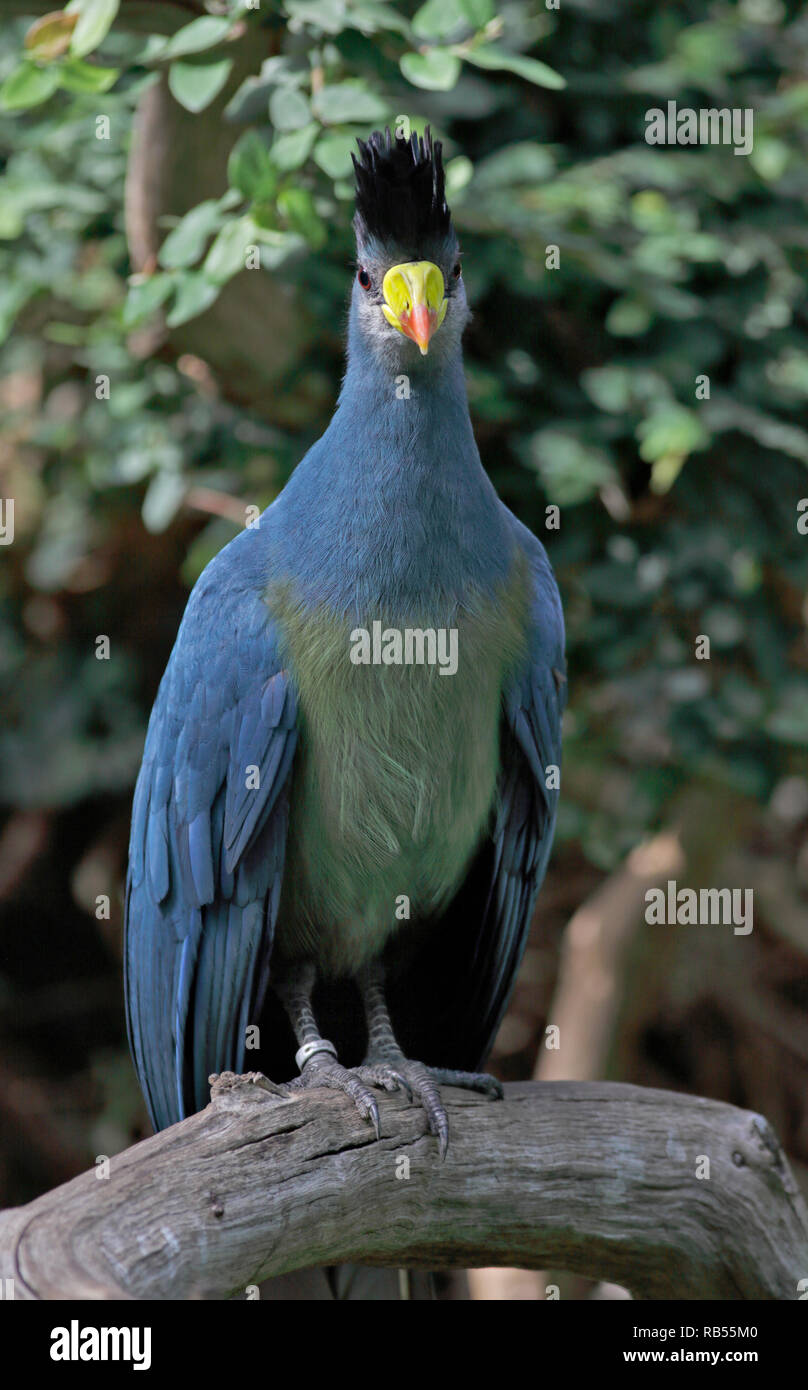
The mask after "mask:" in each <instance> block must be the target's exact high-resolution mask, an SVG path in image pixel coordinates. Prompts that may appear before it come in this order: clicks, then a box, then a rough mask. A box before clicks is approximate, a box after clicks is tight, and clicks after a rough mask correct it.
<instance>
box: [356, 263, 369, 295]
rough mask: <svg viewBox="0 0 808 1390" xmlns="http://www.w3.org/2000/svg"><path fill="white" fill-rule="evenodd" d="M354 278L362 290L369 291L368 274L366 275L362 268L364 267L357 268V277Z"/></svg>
mask: <svg viewBox="0 0 808 1390" xmlns="http://www.w3.org/2000/svg"><path fill="white" fill-rule="evenodd" d="M356 278H357V280H358V281H359V283H360V285H361V286H362V289H363V290H369V289H370V276H369V275H368V273H367V271H366V270H365V267H364V266H360V268H359V274H358V275H357V277H356Z"/></svg>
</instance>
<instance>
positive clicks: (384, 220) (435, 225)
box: [351, 126, 452, 247]
mask: <svg viewBox="0 0 808 1390" xmlns="http://www.w3.org/2000/svg"><path fill="white" fill-rule="evenodd" d="M356 143H357V144H358V146H359V158H358V159H357V158H356V155H352V156H351V158H352V159H353V163H354V170H355V173H356V217H355V218H354V226H355V228H356V233H357V236H358V237H359V239H360V240H366V239H367V238H368V236H372V237H377V238H378V239H379V240H380V241H392V242H397V243H399V244H401V245H411V246H413V247H416V246H417V245H418V244H419V243H420V242H422V241H424V240H428V239H430V238H435V237H443V236H446V235H447V233H448V232H449V230H450V228H451V225H452V219H451V213H450V212H449V209H448V207H447V206H446V194H445V191H444V179H443V158H442V156H441V142H440V140H434V141H433V139H432V135H431V133H430V130H429V126H427V128H426V130H425V131H424V134H423V136H418V135H413V136H412V138H411V139H410V140H405V139H403V138H402V137H400V136H396V138H395V140H394V139H393V138H392V136H391V134H390V130H389V128H388V129H386V130H385V131H384V134H382V132H381V131H379V130H375V131H374V132H373V134H372V135H371V137H370V139H369V140H368V141H364V140H357V142H356Z"/></svg>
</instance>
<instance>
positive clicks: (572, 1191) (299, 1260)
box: [0, 1073, 808, 1300]
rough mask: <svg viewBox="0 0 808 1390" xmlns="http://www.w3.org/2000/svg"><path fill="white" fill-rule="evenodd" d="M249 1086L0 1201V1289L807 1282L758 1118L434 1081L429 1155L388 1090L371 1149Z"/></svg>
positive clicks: (200, 1293)
mask: <svg viewBox="0 0 808 1390" xmlns="http://www.w3.org/2000/svg"><path fill="white" fill-rule="evenodd" d="M265 1084H268V1083H263V1079H258V1074H257V1073H253V1074H251V1076H250V1077H244V1078H243V1077H234V1076H233V1075H232V1074H231V1073H224V1074H223V1075H222V1077H220V1078H218V1079H217V1080H216V1082H215V1084H214V1086H213V1098H212V1102H211V1104H210V1105H209V1106H208V1107H207V1108H206V1109H205V1110H203V1111H201V1112H200V1113H199V1114H198V1115H193V1116H192V1117H191V1118H189V1119H187V1120H184V1121H182V1123H181V1124H178V1125H174V1126H173V1127H172V1128H171V1129H169V1130H166V1131H165V1132H163V1133H162V1134H159V1135H156V1136H154V1137H153V1138H150V1139H146V1140H144V1141H143V1142H142V1143H140V1144H137V1145H135V1146H134V1147H133V1148H131V1149H129V1150H127V1151H126V1152H124V1153H122V1154H119V1155H118V1156H116V1157H114V1158H113V1159H112V1160H111V1164H110V1176H109V1177H108V1178H106V1179H99V1178H97V1177H96V1175H95V1173H94V1172H90V1173H85V1174H82V1175H81V1176H80V1177H78V1178H75V1179H74V1180H73V1181H72V1182H69V1183H66V1184H65V1185H64V1186H62V1187H59V1188H56V1189H55V1190H54V1191H53V1192H50V1193H48V1194H46V1195H45V1196H43V1197H39V1198H37V1199H36V1200H35V1201H33V1202H31V1203H29V1204H28V1205H27V1206H25V1207H18V1208H13V1209H11V1210H8V1211H5V1212H3V1213H0V1278H13V1279H14V1280H15V1287H14V1292H15V1297H16V1298H18V1299H26V1298H40V1299H62V1298H84V1299H89V1298H113V1299H114V1298H137V1299H150V1298H159V1299H192V1298H202V1299H218V1298H224V1297H228V1296H232V1295H234V1294H235V1295H238V1294H239V1293H243V1291H244V1290H245V1288H246V1287H247V1286H248V1285H254V1284H258V1283H260V1282H261V1280H263V1279H266V1278H268V1277H270V1276H272V1275H275V1274H280V1273H284V1272H287V1271H290V1270H295V1269H301V1268H308V1267H311V1266H318V1265H326V1264H334V1263H338V1262H341V1261H347V1260H350V1261H356V1262H358V1263H361V1264H369V1265H396V1266H411V1267H414V1268H439V1267H441V1266H450V1265H454V1266H466V1267H471V1266H483V1265H484V1266H490V1265H509V1266H518V1267H521V1268H530V1269H541V1268H548V1267H550V1268H555V1269H568V1270H572V1271H576V1272H579V1273H582V1274H586V1275H589V1276H590V1277H593V1278H599V1279H605V1280H609V1281H612V1282H614V1283H618V1284H622V1285H624V1286H625V1287H626V1288H628V1289H630V1290H631V1292H632V1293H633V1295H634V1296H635V1297H636V1298H657V1299H658V1298H675V1299H718V1298H729V1299H759V1298H763V1299H787V1300H794V1299H797V1298H798V1297H799V1290H798V1282H799V1280H800V1279H808V1217H807V1216H806V1211H805V1207H804V1204H803V1202H802V1199H801V1197H800V1195H799V1193H798V1190H797V1186H796V1183H795V1181H794V1179H793V1177H792V1174H791V1172H790V1170H789V1168H788V1165H787V1163H786V1161H785V1159H784V1156H783V1153H782V1150H781V1148H780V1145H779V1143H778V1141H777V1138H776V1136H775V1135H774V1133H773V1132H772V1130H771V1129H770V1127H769V1126H768V1124H767V1123H766V1121H765V1120H764V1119H762V1117H761V1116H759V1115H754V1114H752V1113H750V1112H747V1111H742V1110H738V1109H735V1108H734V1107H732V1106H729V1105H724V1104H721V1103H718V1102H715V1101H711V1100H705V1099H702V1098H699V1097H693V1096H686V1095H678V1094H675V1093H672V1092H667V1091H657V1090H650V1089H644V1088H640V1087H635V1086H628V1085H620V1084H616V1083H615V1084H612V1083H591V1082H564V1081H559V1082H552V1083H543V1084H538V1083H535V1082H526V1083H520V1084H516V1085H509V1086H507V1087H506V1093H505V1099H504V1100H503V1101H499V1102H497V1101H487V1100H484V1099H481V1098H479V1097H475V1096H471V1095H468V1094H466V1093H465V1092H461V1091H455V1090H450V1089H447V1090H445V1092H444V1097H445V1099H446V1101H447V1105H448V1111H449V1118H450V1124H451V1141H450V1146H449V1153H448V1157H447V1159H446V1161H445V1162H444V1163H441V1162H440V1160H439V1158H438V1154H437V1145H436V1141H435V1140H434V1138H432V1137H431V1136H430V1135H428V1134H427V1133H425V1123H424V1117H423V1113H422V1111H421V1110H420V1109H419V1108H418V1106H417V1105H410V1104H408V1103H407V1102H406V1100H404V1099H403V1098H400V1097H398V1096H387V1095H380V1097H379V1106H380V1111H381V1117H382V1138H381V1140H380V1141H376V1140H375V1139H374V1137H373V1133H372V1130H371V1129H370V1127H369V1126H368V1125H367V1124H366V1123H364V1122H363V1121H362V1120H361V1119H360V1118H359V1116H358V1115H357V1114H356V1112H355V1110H354V1109H353V1106H352V1105H351V1103H350V1102H349V1101H348V1100H347V1099H346V1098H345V1097H343V1096H340V1095H336V1094H334V1093H331V1092H326V1091H313V1092H309V1093H307V1094H304V1095H302V1096H301V1097H299V1098H295V1099H293V1100H288V1099H280V1098H279V1097H277V1096H276V1095H274V1094H272V1093H271V1092H270V1091H268V1090H267V1089H265V1088H264V1086H265ZM701 1155H706V1156H708V1157H709V1160H710V1176H709V1177H708V1178H701V1179H699V1178H697V1177H696V1167H697V1160H698V1159H699V1156H701ZM406 1171H408V1172H409V1176H408V1177H406V1176H397V1174H401V1173H402V1172H406Z"/></svg>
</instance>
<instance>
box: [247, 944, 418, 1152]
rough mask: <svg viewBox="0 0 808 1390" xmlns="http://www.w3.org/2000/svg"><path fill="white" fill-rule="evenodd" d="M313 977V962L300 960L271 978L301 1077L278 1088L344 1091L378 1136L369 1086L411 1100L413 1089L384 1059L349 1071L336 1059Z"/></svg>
mask: <svg viewBox="0 0 808 1390" xmlns="http://www.w3.org/2000/svg"><path fill="white" fill-rule="evenodd" d="M315 979H316V969H315V966H314V963H313V961H300V962H296V963H295V964H292V965H290V966H288V967H287V968H286V969H285V970H284V971H282V972H281V974H280V976H279V978H277V979H276V980H273V987H274V989H275V993H276V994H277V996H278V998H279V999H280V1001H281V1003H282V1004H283V1006H284V1008H285V1009H286V1012H287V1014H288V1015H289V1020H290V1022H291V1024H292V1028H293V1030H294V1034H295V1038H296V1039H297V1045H298V1050H297V1054H296V1056H295V1060H296V1062H297V1065H298V1067H299V1068H300V1076H296V1077H295V1079H294V1080H293V1081H286V1082H284V1083H283V1084H282V1085H281V1086H280V1087H279V1088H278V1089H279V1090H280V1091H281V1092H282V1093H283V1094H284V1095H294V1094H295V1093H296V1092H297V1091H302V1090H309V1089H312V1088H314V1087H317V1086H325V1087H328V1089H329V1090H332V1091H343V1092H344V1093H345V1095H348V1096H350V1097H351V1099H352V1100H353V1102H354V1104H355V1106H356V1108H357V1110H358V1111H359V1114H360V1115H361V1116H362V1119H363V1120H367V1119H369V1120H370V1121H371V1122H372V1124H373V1128H374V1130H375V1131H376V1138H377V1139H380V1138H381V1129H380V1126H379V1107H378V1105H377V1104H376V1100H375V1098H374V1096H373V1093H372V1092H371V1091H370V1090H369V1089H368V1087H369V1086H379V1087H381V1088H382V1089H383V1090H385V1091H396V1090H399V1089H402V1090H404V1091H406V1092H407V1094H408V1095H409V1097H410V1099H412V1091H411V1090H410V1087H409V1084H408V1082H407V1080H406V1078H405V1077H404V1076H400V1075H399V1074H398V1072H397V1071H396V1070H395V1068H394V1067H392V1066H390V1065H388V1063H387V1062H385V1061H380V1062H379V1064H378V1065H374V1064H373V1063H370V1064H367V1065H363V1066H361V1067H353V1068H352V1069H351V1070H349V1069H348V1068H347V1067H343V1066H342V1064H341V1063H340V1062H338V1061H337V1049H336V1048H335V1047H334V1044H333V1043H331V1042H329V1041H328V1039H327V1038H324V1037H322V1036H321V1034H320V1030H319V1028H318V1027H317V1020H316V1019H315V1017H314V1010H313V1009H312V1006H311V996H312V991H313V989H314V982H315Z"/></svg>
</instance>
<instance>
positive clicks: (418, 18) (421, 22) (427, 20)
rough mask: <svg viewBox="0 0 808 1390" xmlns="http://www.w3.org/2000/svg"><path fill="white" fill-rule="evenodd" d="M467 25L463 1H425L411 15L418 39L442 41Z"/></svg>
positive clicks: (467, 20) (467, 19)
mask: <svg viewBox="0 0 808 1390" xmlns="http://www.w3.org/2000/svg"><path fill="white" fill-rule="evenodd" d="M468 24H469V18H468V14H467V13H466V9H465V6H464V4H463V0H426V4H425V5H422V6H421V8H420V10H417V11H416V13H415V14H414V15H413V20H412V27H413V29H414V31H415V33H416V34H418V35H419V37H420V38H424V39H442V38H445V37H446V35H447V34H451V33H452V32H453V30H455V29H460V28H461V27H463V28H467V27H468Z"/></svg>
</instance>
